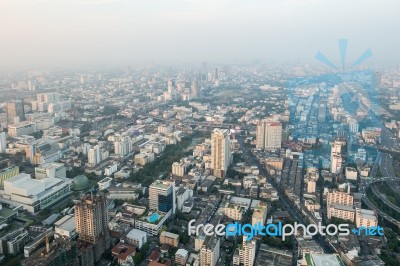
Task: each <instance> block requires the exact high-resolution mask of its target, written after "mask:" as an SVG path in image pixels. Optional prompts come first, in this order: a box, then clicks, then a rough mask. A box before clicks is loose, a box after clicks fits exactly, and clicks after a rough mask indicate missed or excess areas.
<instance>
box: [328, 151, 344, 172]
mask: <svg viewBox="0 0 400 266" xmlns="http://www.w3.org/2000/svg"><path fill="white" fill-rule="evenodd" d="M342 162H343V159H342V156H341V155H336V154H335V155H333V156H332V159H331V173H332V174H339V173H340V170H341V169H342Z"/></svg>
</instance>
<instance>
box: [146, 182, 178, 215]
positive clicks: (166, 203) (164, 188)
mask: <svg viewBox="0 0 400 266" xmlns="http://www.w3.org/2000/svg"><path fill="white" fill-rule="evenodd" d="M149 208H150V210H153V211H161V212H165V213H168V212H169V211H170V210H172V213H175V182H174V181H167V180H157V181H155V182H153V183H152V184H151V185H150V187H149Z"/></svg>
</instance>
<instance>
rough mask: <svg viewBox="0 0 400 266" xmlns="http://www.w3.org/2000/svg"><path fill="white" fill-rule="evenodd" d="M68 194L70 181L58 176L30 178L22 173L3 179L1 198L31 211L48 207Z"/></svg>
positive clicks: (34, 211)
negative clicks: (39, 178)
mask: <svg viewBox="0 0 400 266" xmlns="http://www.w3.org/2000/svg"><path fill="white" fill-rule="evenodd" d="M69 194H70V182H67V181H66V180H63V179H59V178H43V179H41V180H38V179H32V178H31V176H30V175H28V174H25V173H22V174H19V175H16V176H14V177H11V178H9V179H7V180H5V181H4V194H3V198H2V199H0V201H1V200H5V201H7V203H9V204H11V205H13V206H22V207H23V208H24V209H25V210H27V211H28V212H31V213H36V212H38V211H39V210H41V209H44V208H46V207H49V206H51V205H53V204H55V203H57V202H58V201H59V200H61V199H63V198H65V197H66V196H68V195H69Z"/></svg>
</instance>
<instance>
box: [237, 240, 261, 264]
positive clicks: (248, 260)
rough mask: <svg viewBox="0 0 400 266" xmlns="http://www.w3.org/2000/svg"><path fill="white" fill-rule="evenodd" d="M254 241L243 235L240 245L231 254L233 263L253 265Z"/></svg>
mask: <svg viewBox="0 0 400 266" xmlns="http://www.w3.org/2000/svg"><path fill="white" fill-rule="evenodd" d="M256 244H257V243H256V241H255V240H254V239H252V240H249V241H247V239H246V236H243V243H242V247H241V248H238V249H237V250H236V252H235V254H234V256H233V265H243V266H253V265H254V260H255V258H256Z"/></svg>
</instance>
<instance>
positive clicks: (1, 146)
mask: <svg viewBox="0 0 400 266" xmlns="http://www.w3.org/2000/svg"><path fill="white" fill-rule="evenodd" d="M6 148H7V139H6V132H0V153H5V152H6Z"/></svg>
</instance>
